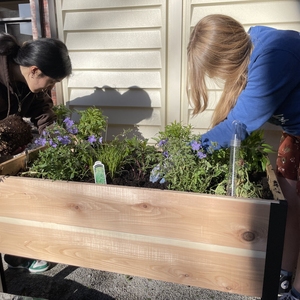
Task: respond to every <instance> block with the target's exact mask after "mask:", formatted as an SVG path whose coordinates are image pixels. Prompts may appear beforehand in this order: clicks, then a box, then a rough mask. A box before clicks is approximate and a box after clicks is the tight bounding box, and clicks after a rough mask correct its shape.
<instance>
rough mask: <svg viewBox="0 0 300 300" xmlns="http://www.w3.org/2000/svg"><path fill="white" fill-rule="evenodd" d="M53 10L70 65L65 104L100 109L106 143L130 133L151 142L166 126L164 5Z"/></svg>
mask: <svg viewBox="0 0 300 300" xmlns="http://www.w3.org/2000/svg"><path fill="white" fill-rule="evenodd" d="M58 2H59V3H58ZM57 4H58V5H57V11H60V9H61V12H62V13H61V19H60V22H61V26H62V29H63V31H62V35H61V37H63V39H64V41H65V43H66V45H67V47H68V49H69V52H70V57H71V60H72V65H73V74H72V75H71V77H70V78H69V79H68V81H67V83H64V84H65V86H64V96H67V98H65V103H66V104H67V105H68V106H69V107H70V108H75V109H85V108H87V107H89V106H97V107H99V108H101V109H102V110H103V113H104V114H105V115H106V116H108V123H109V128H108V138H109V139H110V138H111V137H112V136H113V135H116V134H118V133H122V131H123V129H129V128H131V129H134V132H135V133H137V132H138V134H139V135H140V136H142V137H144V138H151V137H153V136H154V135H155V134H156V133H157V132H158V131H159V130H161V129H162V128H163V127H164V126H165V124H164V120H162V119H163V118H162V116H164V114H165V109H164V108H165V93H166V88H165V87H166V83H165V78H166V64H165V52H166V1H163V0H161V1H158V0H152V1H133V0H131V1H128V0H127V1H102V0H85V1H74V0H65V1H57ZM60 5H61V7H60Z"/></svg>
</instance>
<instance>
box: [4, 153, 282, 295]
mask: <svg viewBox="0 0 300 300" xmlns="http://www.w3.org/2000/svg"><path fill="white" fill-rule="evenodd" d="M32 155H34V154H33V153H29V154H27V155H23V156H22V155H21V156H20V157H18V158H15V159H13V160H10V161H8V162H6V163H3V164H0V174H3V175H2V176H0V179H1V182H0V191H1V200H0V253H7V254H12V255H19V256H25V257H31V258H36V259H43V260H47V261H51V262H56V263H63V264H68V265H74V266H79V267H84V268H92V269H98V270H103V271H109V272H116V273H123V274H128V275H133V276H141V277H146V278H151V279H157V280H163V281H169V282H174V283H179V284H186V285H192V286H197V287H201V288H207V289H212V290H219V291H222V292H230V293H235V294H242V295H248V296H255V297H261V299H263V300H276V299H277V290H278V281H279V273H280V266H281V259H282V250H283V240H284V227H285V221H286V209H287V205H286V201H285V200H284V199H283V196H282V193H281V190H280V188H279V185H278V183H277V180H276V177H275V174H274V171H273V169H272V167H271V166H270V165H269V166H268V179H269V184H270V187H271V190H272V192H273V195H274V199H275V200H264V199H244V198H234V197H229V196H215V195H208V194H198V193H188V192H177V191H167V190H156V189H146V188H135V187H124V186H114V185H97V184H91V183H79V182H64V181H51V180H42V179H33V178H24V177H18V176H7V175H5V174H9V175H13V174H15V173H16V172H17V171H19V170H20V169H21V167H22V166H24V164H26V161H27V160H28V159H31V156H32ZM0 276H1V277H2V285H3V287H2V290H3V291H5V281H4V273H3V270H2V272H0ZM0 292H1V285H0Z"/></svg>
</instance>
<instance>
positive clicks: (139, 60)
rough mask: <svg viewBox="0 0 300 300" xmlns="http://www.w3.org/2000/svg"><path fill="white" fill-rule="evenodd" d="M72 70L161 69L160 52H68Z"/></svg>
mask: <svg viewBox="0 0 300 300" xmlns="http://www.w3.org/2000/svg"><path fill="white" fill-rule="evenodd" d="M70 58H71V61H72V66H73V68H74V69H153V68H161V67H162V64H161V54H160V51H146V50H145V51H115V52H113V51H110V52H105V51H103V52H91V51H90V52H88V51H87V52H70Z"/></svg>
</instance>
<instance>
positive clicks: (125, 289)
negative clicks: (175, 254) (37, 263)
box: [0, 261, 260, 300]
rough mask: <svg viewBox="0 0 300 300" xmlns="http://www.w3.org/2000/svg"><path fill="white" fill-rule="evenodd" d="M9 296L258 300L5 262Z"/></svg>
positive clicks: (75, 269) (50, 299) (61, 299)
mask: <svg viewBox="0 0 300 300" xmlns="http://www.w3.org/2000/svg"><path fill="white" fill-rule="evenodd" d="M3 266H4V270H5V271H4V273H5V280H6V285H7V294H12V295H18V296H22V297H17V296H11V298H10V297H9V296H8V295H6V296H5V295H2V296H1V295H0V300H4V299H5V300H6V299H13V300H29V299H34V300H37V299H36V298H38V299H48V300H196V299H200V300H258V299H260V298H255V297H247V296H242V295H236V294H230V293H222V292H219V291H213V290H207V289H201V288H197V287H192V286H186V285H181V284H175V283H168V282H163V281H158V280H151V279H146V278H141V277H133V276H128V275H124V274H117V273H110V272H104V271H98V270H93V269H86V268H79V267H75V266H69V265H63V264H53V265H52V267H51V269H49V270H48V271H46V272H44V273H41V274H30V273H29V272H28V271H27V270H24V269H8V268H7V264H6V263H5V262H4V261H3Z"/></svg>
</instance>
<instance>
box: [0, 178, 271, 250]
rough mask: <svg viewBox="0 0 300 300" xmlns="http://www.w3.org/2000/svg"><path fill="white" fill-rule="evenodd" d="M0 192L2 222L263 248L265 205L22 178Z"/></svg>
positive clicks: (2, 185)
mask: <svg viewBox="0 0 300 300" xmlns="http://www.w3.org/2000/svg"><path fill="white" fill-rule="evenodd" d="M15 187H18V189H16V188H15ZM0 189H1V202H0V211H1V216H3V217H9V218H20V219H25V220H34V221H39V222H43V221H44V220H50V219H51V220H52V221H53V222H55V223H58V224H65V225H74V226H84V227H87V228H98V229H100V228H101V229H104V230H119V231H120V232H130V233H135V234H143V235H154V236H159V237H170V238H176V239H181V240H186V241H195V242H201V243H211V244H214V245H220V246H228V247H242V248H245V249H253V250H261V251H264V250H265V247H266V240H267V234H268V230H267V229H268V220H269V205H270V201H267V200H261V199H257V200H248V199H237V198H232V197H218V196H213V195H207V194H197V193H184V192H176V191H166V190H154V189H151V191H150V190H149V189H143V188H132V187H121V186H110V185H106V186H99V185H95V184H88V183H78V182H63V181H55V182H52V181H50V180H42V179H33V178H21V177H8V178H4V179H3V181H2V182H1V183H0ZM12 199H13V201H12ZM16 207H17V208H18V209H16ZM41 212H42V213H41Z"/></svg>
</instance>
